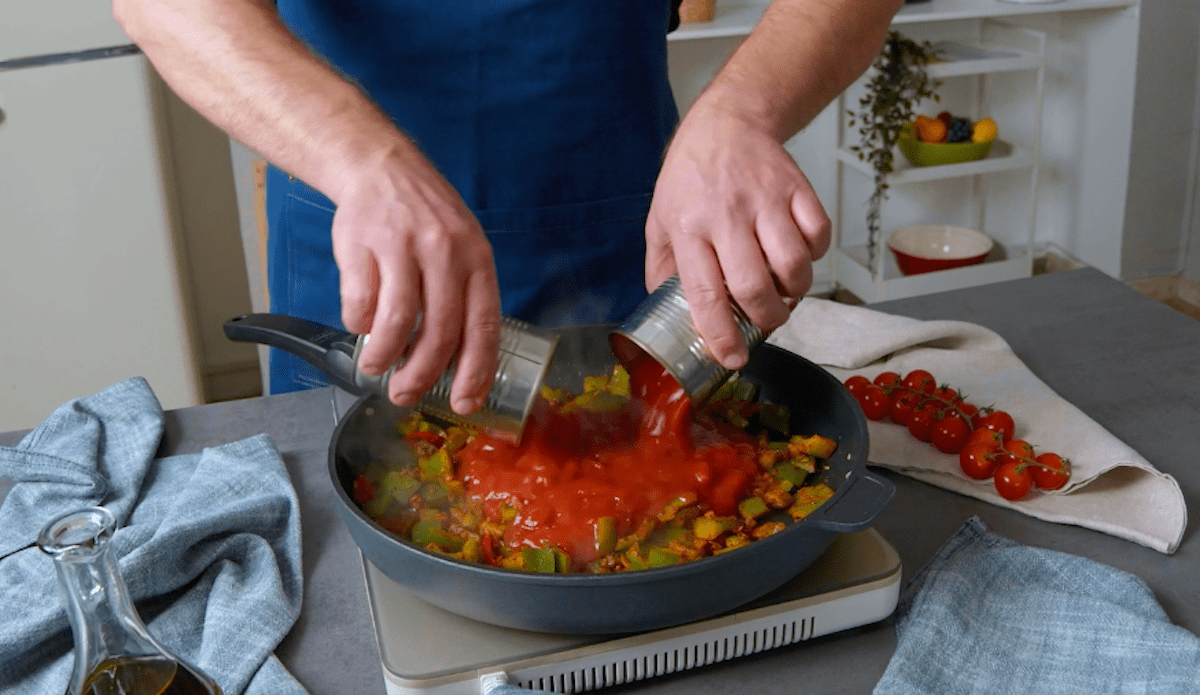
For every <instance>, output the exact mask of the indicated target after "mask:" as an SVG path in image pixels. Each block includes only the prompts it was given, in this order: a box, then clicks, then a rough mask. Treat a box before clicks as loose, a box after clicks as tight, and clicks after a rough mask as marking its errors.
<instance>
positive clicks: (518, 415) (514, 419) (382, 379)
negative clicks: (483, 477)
mask: <svg viewBox="0 0 1200 695" xmlns="http://www.w3.org/2000/svg"><path fill="white" fill-rule="evenodd" d="M369 338H370V337H369V336H366V335H360V336H358V339H357V341H356V342H355V346H354V356H353V365H354V384H355V386H357V387H358V388H359V389H360V390H362V391H369V392H371V393H374V394H376V395H379V396H382V397H383V398H387V397H388V381H389V380H390V379H391V378H392V374H393V373H395V371H396V369H397V368H399V367H400V364H395V365H392V366H391V367H389V368H388V369H387V371H385V372H384V373H383V374H380V375H378V376H368V375H366V374H363V373H362V372H361V371H359V369H358V358H359V355H360V354H361V353H362V349H363V347H364V346H365V345H366V344H367V341H368V340H369ZM557 346H558V336H557V335H556V334H554V333H552V332H550V331H547V330H544V329H541V328H536V327H534V326H531V325H529V324H527V323H525V322H524V321H519V320H517V319H514V318H511V317H508V316H504V317H501V323H500V355H499V360H498V361H497V363H496V374H495V380H494V381H493V383H492V388H491V390H489V391H488V393H487V397H486V398H485V399H484V402H483V405H482V406H481V407H480V408H479V410H478V411H476V412H475V413H474V414H472V415H470V416H469V417H463V416H461V415H459V414H458V413H455V412H454V410H453V409H452V408H451V407H450V386H451V384H453V383H454V374H455V365H454V364H451V365H450V367H448V368H447V369H446V371H444V372H442V374H441V376H439V377H438V380H437V383H435V384H434V385H433V388H431V389H430V390H429V391H427V392H426V393H425V395H424V396H422V397H421V400H420V401H418V402H417V405H416V408H417V410H420V411H421V412H422V413H425V414H426V415H431V416H434V417H437V418H440V419H442V420H446V421H448V422H452V423H456V424H460V425H464V426H467V427H478V428H481V429H484V430H487V431H488V432H489V433H491V434H493V435H495V436H499V437H501V438H504V439H508V440H510V441H513V442H519V441H520V439H521V433H522V431H523V430H524V428H525V421H526V420H527V419H528V418H529V414H530V411H531V410H532V409H533V402H534V399H535V398H537V396H538V393H539V392H540V391H541V388H542V381H543V379H544V378H545V376H546V370H547V369H549V367H550V361H551V360H552V359H553V357H554V350H555V348H556V347H557Z"/></svg>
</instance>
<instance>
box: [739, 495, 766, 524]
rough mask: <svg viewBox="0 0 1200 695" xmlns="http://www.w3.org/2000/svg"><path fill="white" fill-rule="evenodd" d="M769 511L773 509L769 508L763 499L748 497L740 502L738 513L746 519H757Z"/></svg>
mask: <svg viewBox="0 0 1200 695" xmlns="http://www.w3.org/2000/svg"><path fill="white" fill-rule="evenodd" d="M769 511H771V509H770V508H769V507H767V503H766V502H764V501H763V500H762V498H761V497H747V498H746V499H744V500H742V501H741V502H738V513H739V514H741V515H742V517H743V518H746V519H757V518H758V517H760V516H762V515H764V514H766V513H767V512H769Z"/></svg>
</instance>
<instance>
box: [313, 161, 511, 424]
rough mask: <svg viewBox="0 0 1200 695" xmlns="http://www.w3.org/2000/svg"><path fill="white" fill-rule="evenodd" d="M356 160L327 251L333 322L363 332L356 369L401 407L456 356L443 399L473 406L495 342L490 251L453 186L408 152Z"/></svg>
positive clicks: (460, 409) (464, 408) (464, 410)
mask: <svg viewBox="0 0 1200 695" xmlns="http://www.w3.org/2000/svg"><path fill="white" fill-rule="evenodd" d="M381 159H382V161H380V162H378V163H374V162H372V163H367V164H364V165H362V166H359V167H356V168H355V170H354V171H353V174H352V176H351V177H350V179H349V183H347V184H346V185H345V186H344V187H343V188H342V189H341V191H340V193H339V194H338V196H337V198H336V200H335V202H336V203H337V206H338V207H337V212H336V214H335V215H334V218H333V253H334V257H335V258H336V260H337V264H338V269H339V272H340V274H341V295H342V320H343V322H344V323H345V324H346V328H347V329H349V330H350V331H353V332H355V333H366V334H370V336H371V340H370V342H369V343H367V346H366V347H365V348H363V352H362V355H361V356H360V358H359V368H360V369H362V371H363V372H365V373H367V374H381V373H383V371H385V370H386V369H387V368H388V366H389V365H391V364H394V363H396V362H397V361H400V360H401V359H403V361H404V363H403V365H402V366H401V367H400V368H399V369H397V370H396V372H395V374H394V375H393V376H392V379H391V381H390V383H389V387H388V394H389V396H390V398H391V400H392V402H394V403H396V404H397V405H402V406H411V405H413V404H415V403H416V402H417V400H418V399H419V398H420V397H421V396H422V395H423V394H424V393H425V392H426V391H428V390H429V388H431V387H432V386H433V385H434V383H435V382H436V381H437V379H438V377H439V375H441V373H442V372H443V371H444V370H445V369H446V367H447V366H448V365H449V364H450V362H451V359H452V358H454V357H455V356H456V355H457V356H458V359H457V366H456V375H455V379H454V383H453V385H452V388H451V396H450V402H451V405H452V407H453V408H454V410H455V412H457V413H459V414H460V415H467V414H470V413H472V412H474V411H475V410H477V409H478V408H479V407H480V405H482V403H483V399H484V397H485V396H486V394H487V391H488V389H490V388H491V385H492V379H493V377H494V376H495V371H496V360H497V353H498V350H499V343H500V295H499V288H498V286H497V282H496V270H495V266H494V264H493V260H492V249H491V245H490V244H489V243H488V240H487V237H485V236H484V234H483V230H482V229H481V228H480V226H479V222H478V221H477V220H476V219H475V216H474V215H472V214H471V211H470V210H468V209H467V207H466V205H465V204H464V203H463V202H462V199H461V198H460V197H459V195H458V193H457V192H456V191H455V190H454V189H453V188H452V187H451V186H450V184H449V182H447V181H446V180H445V179H444V178H442V176H441V175H440V174H438V173H437V171H435V170H434V168H433V166H432V165H431V164H430V163H429V162H428V161H427V160H426V159H425V158H424V157H422V156H421V155H420V154H419V153H417V152H416V151H415V150H411V151H407V152H404V153H401V154H400V155H398V156H397V155H391V156H387V157H385V158H381Z"/></svg>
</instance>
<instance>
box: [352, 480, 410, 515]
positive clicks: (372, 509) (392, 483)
mask: <svg viewBox="0 0 1200 695" xmlns="http://www.w3.org/2000/svg"><path fill="white" fill-rule="evenodd" d="M420 487H421V483H420V482H418V481H417V479H416V478H414V477H412V476H411V475H408V474H406V473H401V472H400V471H388V472H387V473H384V474H383V478H382V479H381V480H380V481H379V487H378V488H377V489H376V491H375V499H373V500H371V501H370V502H368V503H366V504H364V505H363V512H365V513H366V515H367V516H370V517H376V516H383V515H384V513H386V512H387V508H388V507H389V506H391V504H392V502H393V501H396V502H399V503H400V504H403V505H407V504H408V500H409V498H411V497H412V496H413V495H414V494H416V492H417V489H418V488H420Z"/></svg>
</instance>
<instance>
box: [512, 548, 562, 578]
mask: <svg viewBox="0 0 1200 695" xmlns="http://www.w3.org/2000/svg"><path fill="white" fill-rule="evenodd" d="M521 555H522V556H523V557H524V559H525V571H526V572H546V573H549V574H553V573H554V570H555V568H556V566H557V564H558V563H557V561H556V558H555V557H554V549H553V548H522V549H521Z"/></svg>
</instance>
